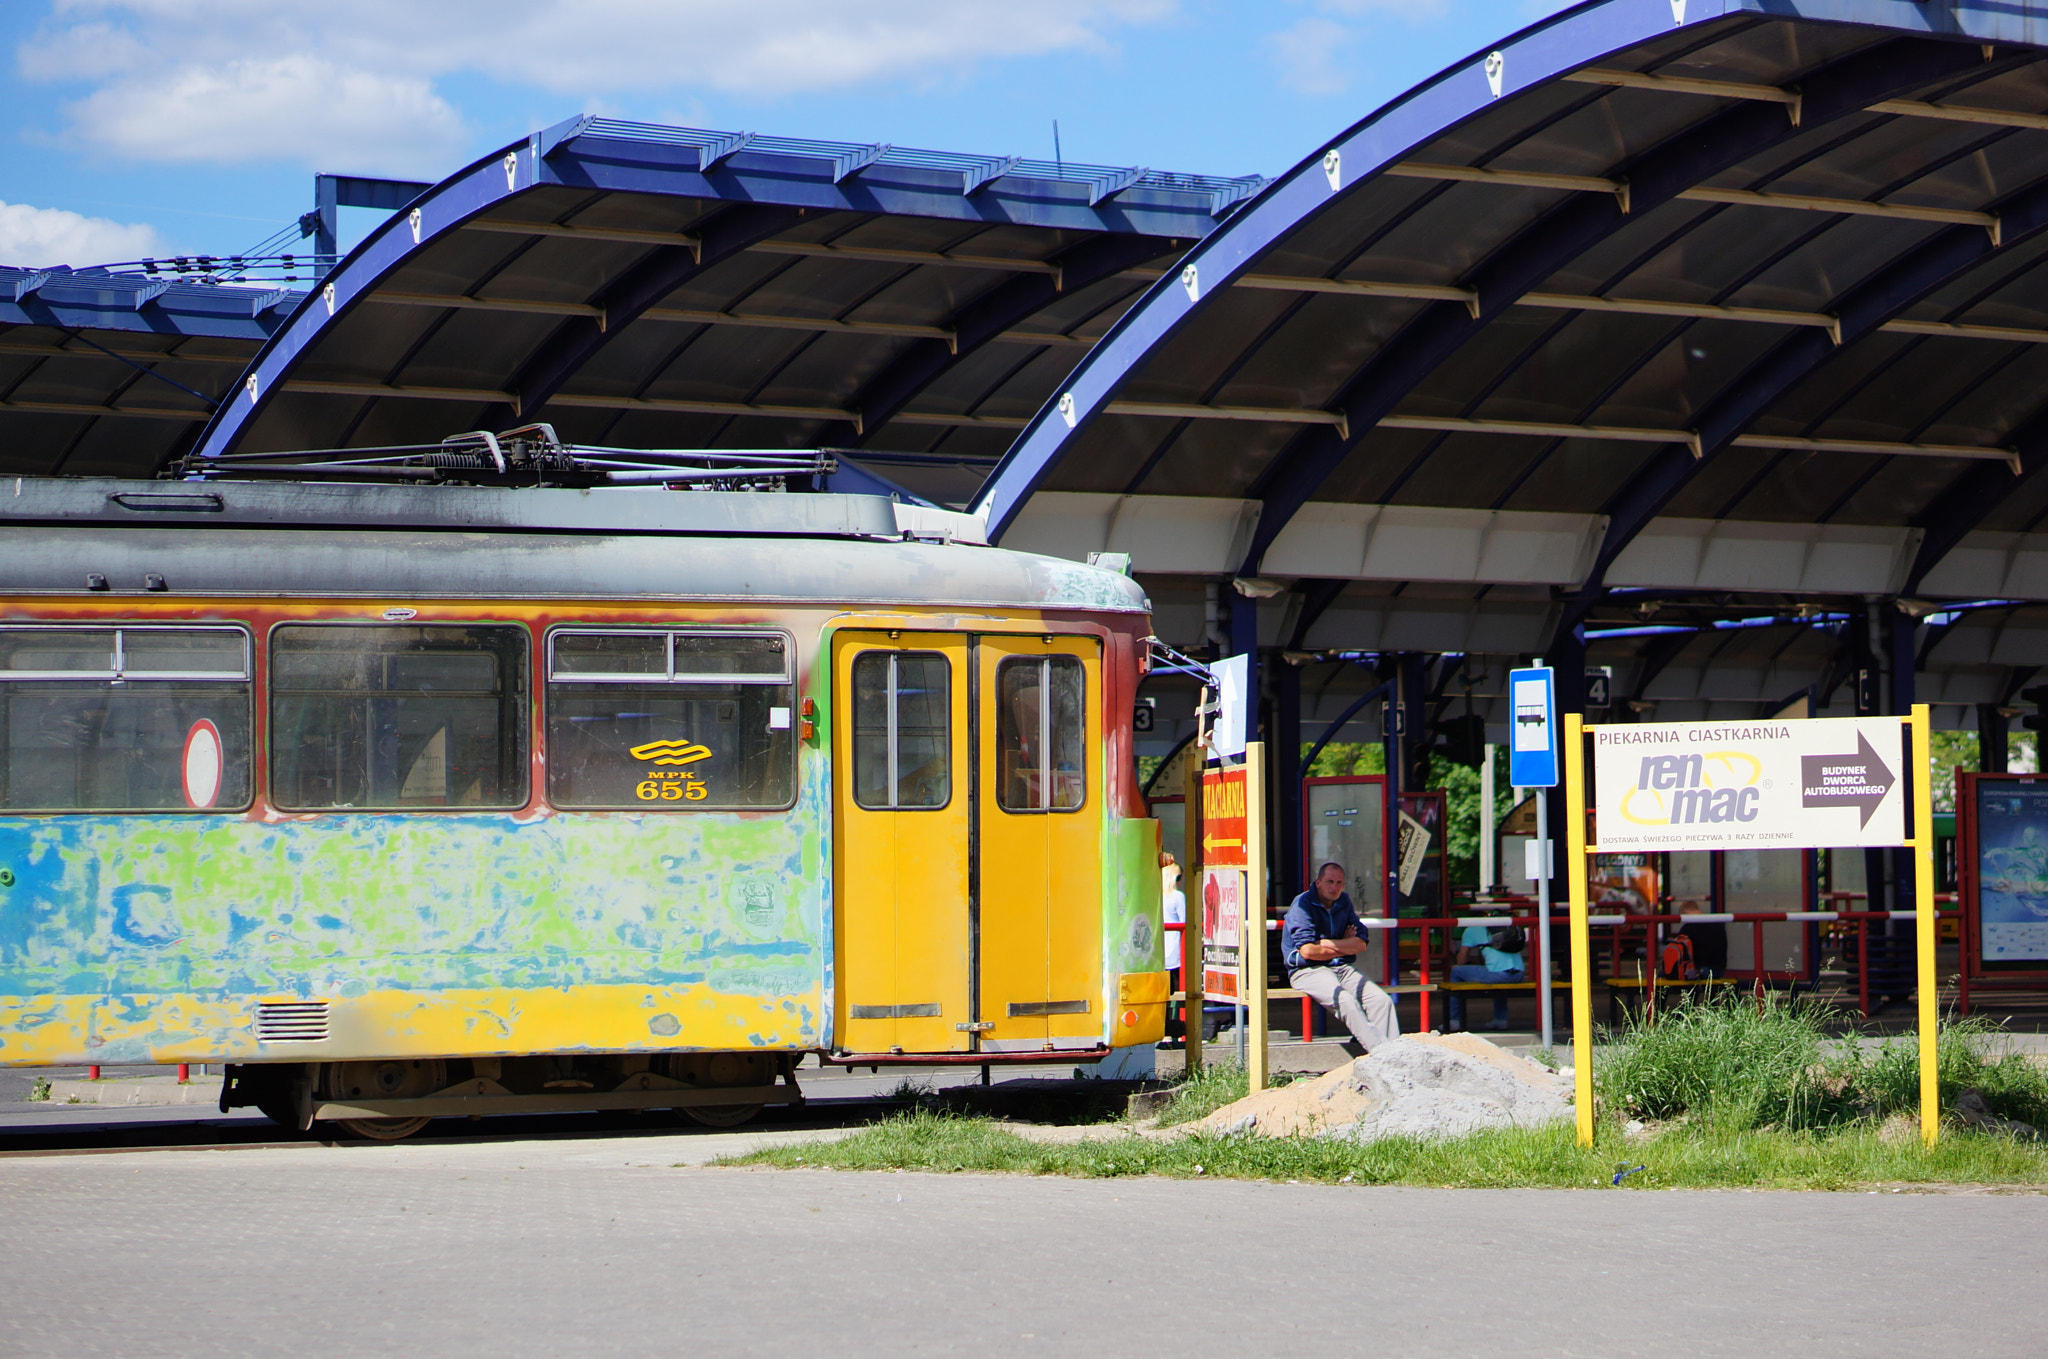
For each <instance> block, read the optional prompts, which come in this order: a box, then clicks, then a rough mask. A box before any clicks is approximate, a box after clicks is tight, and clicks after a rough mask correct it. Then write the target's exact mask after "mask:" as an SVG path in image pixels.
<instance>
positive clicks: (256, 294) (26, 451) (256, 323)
mask: <svg viewBox="0 0 2048 1359" xmlns="http://www.w3.org/2000/svg"><path fill="white" fill-rule="evenodd" d="M304 295H305V294H304V292H303V291H301V290H297V289H288V288H241V287H221V286H213V285H205V284H198V283H185V282H179V281H176V280H174V279H158V278H149V277H147V276H141V275H137V274H132V273H130V274H116V273H110V272H108V271H107V270H104V269H14V268H6V267H0V472H6V473H10V474H14V475H35V476H53V475H60V474H61V475H66V476H136V475H143V476H146V475H148V474H149V473H150V472H152V471H153V470H155V468H156V467H157V466H158V465H159V464H160V463H162V462H163V461H164V460H165V459H167V458H171V457H175V456H177V455H178V454H181V453H183V452H184V451H186V449H188V448H189V447H190V446H191V444H192V441H193V439H194V438H195V437H196V436H197V434H198V432H199V430H200V428H201V427H202V426H203V425H204V424H205V422H206V420H207V419H208V418H209V417H210V416H211V415H212V414H213V412H214V410H215V409H216V408H217V407H218V406H219V404H220V402H221V401H222V400H223V399H224V398H225V397H226V396H227V394H228V393H229V392H231V391H237V390H239V389H240V383H241V377H242V370H243V369H244V368H246V367H247V366H248V364H249V360H250V359H252V358H254V357H255V355H256V351H257V349H258V348H260V347H261V346H262V344H263V342H264V341H265V340H266V339H268V338H269V337H270V335H271V334H272V332H274V331H275V330H276V329H277V328H278V327H279V326H281V325H283V324H284V318H285V317H286V316H287V315H289V314H290V312H291V309H292V307H293V306H294V305H295V304H296V303H297V302H298V301H299V299H300V298H302V297H303V296H304Z"/></svg>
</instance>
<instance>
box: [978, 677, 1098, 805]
mask: <svg viewBox="0 0 2048 1359" xmlns="http://www.w3.org/2000/svg"><path fill="white" fill-rule="evenodd" d="M1086 685H1087V676H1086V673H1085V672H1084V671H1083V670H1082V668H1081V662H1080V661H1079V660H1077V659H1076V658H1075V657H1072V656H1044V657H1011V658H1010V659H1008V660H1005V661H1004V662H1003V663H1002V664H1001V665H1000V666H999V667H997V669H996V691H997V700H996V768H997V771H998V777H997V783H996V801H997V802H998V803H999V804H1000V805H1001V806H1002V809H1003V810H1004V811H1006V812H1071V811H1074V810H1076V809H1078V808H1079V807H1080V806H1081V804H1082V802H1083V801H1084V800H1085V799H1086V787H1087V784H1086V780H1085V779H1084V777H1083V775H1084V772H1085V769H1086V759H1087V757H1086V755H1085V754H1084V752H1083V747H1084V746H1085V745H1086V744H1087V735H1088V733H1087V718H1086V714H1085V710H1084V709H1083V707H1082V697H1083V691H1084V689H1085V687H1086Z"/></svg>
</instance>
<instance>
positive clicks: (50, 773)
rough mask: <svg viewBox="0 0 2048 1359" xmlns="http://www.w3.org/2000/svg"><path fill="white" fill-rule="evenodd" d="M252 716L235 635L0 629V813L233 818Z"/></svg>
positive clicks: (243, 653) (241, 791)
mask: <svg viewBox="0 0 2048 1359" xmlns="http://www.w3.org/2000/svg"><path fill="white" fill-rule="evenodd" d="M249 708H250V683H249V638H248V634H247V633H245V632H243V631H241V630H240V629H239V628H181V627H165V628H157V627H136V628H4V629H0V730H4V732H5V734H6V744H5V747H4V749H0V807H5V808H7V809H9V810H13V811H108V812H114V811H187V810H195V811H196V810H207V809H221V810H239V809H241V808H243V807H246V806H247V805H248V804H249V758H250V757H249V752H250V741H249Z"/></svg>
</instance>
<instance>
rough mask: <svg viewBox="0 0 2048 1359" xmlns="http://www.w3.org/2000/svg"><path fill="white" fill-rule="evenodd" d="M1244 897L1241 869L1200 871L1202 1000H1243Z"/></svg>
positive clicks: (1208, 867) (1203, 868)
mask: <svg viewBox="0 0 2048 1359" xmlns="http://www.w3.org/2000/svg"><path fill="white" fill-rule="evenodd" d="M1244 893H1245V871H1244V870H1243V869H1242V868H1212V867H1210V866H1208V865H1206V864H1204V865H1203V867H1202V997H1203V999H1205V1000H1214V1001H1232V1002H1235V1001H1240V1000H1243V999H1244V985H1243V982H1244Z"/></svg>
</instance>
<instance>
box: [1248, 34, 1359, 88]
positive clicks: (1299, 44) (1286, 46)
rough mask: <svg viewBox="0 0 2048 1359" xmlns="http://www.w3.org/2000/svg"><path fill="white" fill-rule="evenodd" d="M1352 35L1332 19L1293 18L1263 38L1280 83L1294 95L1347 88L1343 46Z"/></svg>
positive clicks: (1348, 77)
mask: <svg viewBox="0 0 2048 1359" xmlns="http://www.w3.org/2000/svg"><path fill="white" fill-rule="evenodd" d="M1352 41H1353V34H1352V32H1351V30H1350V29H1348V28H1346V27H1344V25H1342V24H1340V23H1337V22H1336V21H1335V20H1332V19H1322V18H1316V17H1313V16H1311V17H1309V18H1306V19H1299V20H1296V21H1295V22H1294V23H1292V24H1290V25H1288V26H1287V27H1286V28H1283V29H1281V30H1280V31H1279V32H1278V33H1274V34H1271V35H1269V36H1268V37H1267V38H1266V51H1267V55H1268V56H1269V57H1270V58H1271V59H1272V62H1273V65H1274V67H1275V68H1276V69H1277V70H1278V71H1279V73H1280V83H1281V85H1282V86H1284V87H1285V88H1286V89H1287V90H1289V91H1291V92H1292V93H1295V94H1342V93H1344V91H1345V90H1347V89H1349V88H1351V62H1350V61H1349V60H1348V59H1347V55H1348V54H1347V49H1348V48H1349V47H1350V46H1351V44H1352Z"/></svg>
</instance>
